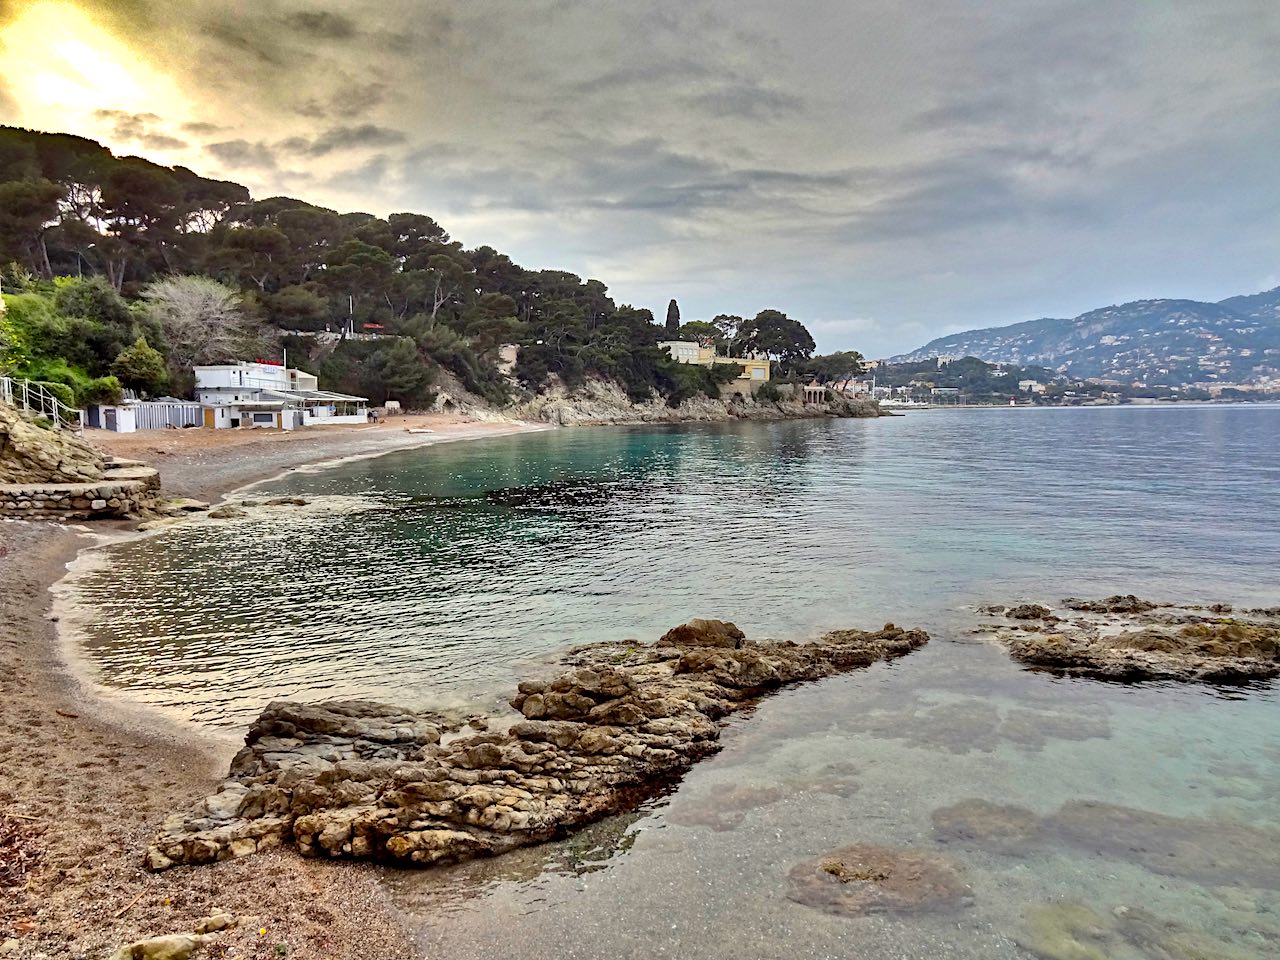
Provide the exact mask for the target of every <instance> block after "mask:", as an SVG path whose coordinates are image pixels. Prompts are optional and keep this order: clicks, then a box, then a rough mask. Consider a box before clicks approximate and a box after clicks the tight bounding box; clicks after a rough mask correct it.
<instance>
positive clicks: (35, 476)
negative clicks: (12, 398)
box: [0, 403, 103, 484]
mask: <svg viewBox="0 0 1280 960" xmlns="http://www.w3.org/2000/svg"><path fill="white" fill-rule="evenodd" d="M102 473H103V457H102V454H100V453H98V451H97V450H95V449H94V448H93V447H91V446H90V445H89V444H88V443H86V442H85V441H84V440H83V439H82V438H81V437H79V436H77V435H76V434H74V433H72V432H71V431H70V430H54V429H51V428H49V427H44V426H41V425H40V424H39V423H37V422H36V421H35V420H34V419H32V418H31V417H28V416H26V415H24V414H22V413H20V412H19V411H18V410H17V409H16V408H15V407H11V406H8V405H7V404H3V403H0V484H10V483H21V484H45V483H92V482H94V481H97V480H101V479H102Z"/></svg>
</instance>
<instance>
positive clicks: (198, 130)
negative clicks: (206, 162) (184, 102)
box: [182, 121, 226, 137]
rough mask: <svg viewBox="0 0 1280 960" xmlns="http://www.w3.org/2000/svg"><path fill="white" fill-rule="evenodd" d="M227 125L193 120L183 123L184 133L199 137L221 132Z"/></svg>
mask: <svg viewBox="0 0 1280 960" xmlns="http://www.w3.org/2000/svg"><path fill="white" fill-rule="evenodd" d="M225 129H226V127H221V126H219V125H218V124H216V123H205V122H203V121H193V122H191V123H184V124H183V125H182V131H183V133H190V134H193V135H195V136H197V137H207V136H209V135H211V134H214V133H221V132H222V131H223V130H225Z"/></svg>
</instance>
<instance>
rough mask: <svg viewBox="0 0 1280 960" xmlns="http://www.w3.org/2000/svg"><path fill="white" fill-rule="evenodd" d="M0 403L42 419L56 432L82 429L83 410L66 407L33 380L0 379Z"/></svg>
mask: <svg viewBox="0 0 1280 960" xmlns="http://www.w3.org/2000/svg"><path fill="white" fill-rule="evenodd" d="M0 402H3V403H7V404H9V405H10V406H12V407H17V408H18V409H19V410H25V411H26V412H27V413H34V414H36V415H37V416H41V417H44V418H45V419H47V420H48V421H49V422H50V423H52V424H53V426H54V427H55V428H56V429H58V430H61V429H62V428H63V427H64V426H65V427H68V428H69V429H74V430H83V429H84V411H83V410H78V409H76V408H75V407H71V406H68V405H67V404H65V403H63V402H62V401H61V400H59V399H58V398H57V397H55V396H54V395H53V394H52V393H50V392H49V391H48V390H46V389H45V388H44V387H42V386H41V385H40V384H38V383H36V382H35V381H33V380H15V379H14V378H13V377H0Z"/></svg>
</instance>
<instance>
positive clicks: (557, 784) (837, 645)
mask: <svg viewBox="0 0 1280 960" xmlns="http://www.w3.org/2000/svg"><path fill="white" fill-rule="evenodd" d="M698 623H699V622H697V621H695V623H693V624H687V625H686V629H685V630H683V631H680V632H679V634H678V637H679V638H681V639H682V640H684V641H687V642H684V643H680V644H675V643H671V642H668V643H664V644H659V645H655V646H638V645H635V644H631V643H622V644H598V645H595V646H592V647H588V648H582V649H580V650H578V651H575V652H574V653H572V654H571V655H570V656H569V657H568V658H567V660H568V661H569V662H571V663H572V664H573V665H574V666H573V669H570V670H568V671H566V672H565V673H563V674H561V675H560V676H558V677H555V678H554V679H552V680H549V681H526V682H524V683H521V684H520V687H519V694H518V695H517V696H516V697H515V698H514V699H513V700H512V701H511V705H512V706H513V707H514V708H515V709H516V710H517V711H519V712H520V713H521V714H522V719H520V720H519V721H517V722H516V723H514V724H512V725H511V726H510V729H509V730H507V731H505V732H486V733H481V734H475V735H470V736H461V735H460V736H457V737H456V738H453V739H450V740H448V741H447V742H442V737H441V734H442V732H443V728H444V723H443V721H442V718H440V717H439V716H437V715H434V714H427V713H421V712H412V711H406V710H401V709H398V708H396V707H391V706H386V705H382V704H373V703H364V702H336V703H323V704H314V705H304V704H297V703H285V702H278V703H272V704H269V705H268V706H267V708H266V709H265V710H264V711H263V713H262V715H261V716H260V717H259V718H258V720H257V721H256V722H255V723H254V724H253V726H252V727H251V728H250V730H249V734H248V736H247V737H246V740H245V746H244V748H243V749H242V750H241V751H240V752H239V753H238V754H237V755H236V757H235V759H234V760H233V761H232V763H231V771H230V777H229V779H228V780H227V781H226V782H225V783H224V784H223V785H222V787H221V788H220V790H219V792H218V793H216V794H214V795H213V796H211V797H209V798H207V799H205V800H203V801H201V802H200V803H198V804H197V805H196V806H195V808H194V809H192V810H191V811H190V812H189V813H187V814H182V815H179V816H176V817H172V818H170V819H169V820H168V821H166V823H165V824H164V827H163V829H162V831H161V833H160V835H159V836H157V837H156V838H155V841H154V842H153V843H152V845H151V846H150V848H149V849H148V851H147V855H146V863H147V866H148V867H150V868H151V869H153V870H162V869H165V868H167V867H171V866H173V865H175V864H180V863H209V862H213V861H216V860H226V859H229V858H232V857H240V856H246V855H248V854H251V853H255V852H258V851H262V850H267V849H271V848H273V847H276V846H280V845H282V844H284V845H293V846H296V848H297V849H298V850H299V851H300V852H301V853H303V854H304V855H308V856H328V857H350V858H362V859H363V858H368V859H382V860H390V861H395V862H399V863H405V864H413V865H430V864H436V863H450V862H456V861H460V860H466V859H469V858H471V857H478V856H488V855H493V854H498V853H502V852H504V851H507V850H511V849H513V848H515V847H520V846H524V845H527V844H533V843H540V842H543V841H545V840H549V839H551V838H553V837H555V836H557V835H560V834H563V833H565V832H567V831H569V830H572V829H574V828H575V827H579V826H581V825H583V824H586V823H590V822H591V821H593V820H597V819H599V818H601V817H605V816H609V815H611V814H615V813H619V812H622V811H626V810H629V809H631V808H632V807H634V806H635V805H636V804H637V803H639V802H640V801H641V800H643V799H645V798H646V797H648V796H651V795H653V794H655V793H657V792H658V791H660V790H661V789H663V788H664V787H665V786H666V785H668V784H669V783H671V782H672V781H674V780H675V779H677V778H679V776H680V775H681V774H682V773H683V772H684V771H685V770H686V769H688V767H689V766H691V765H692V764H693V763H694V762H695V761H697V760H699V759H700V758H702V757H704V756H707V755H708V754H711V753H714V752H715V751H716V750H718V749H719V737H720V729H721V725H720V721H721V720H722V719H723V718H724V717H726V716H728V715H729V714H731V713H733V712H734V711H737V710H741V709H743V708H745V707H747V706H749V705H751V704H752V703H753V702H755V701H756V700H758V699H759V698H760V697H762V696H765V695H767V694H768V693H770V692H772V691H774V690H776V689H778V688H779V687H781V686H783V685H786V684H791V683H799V682H802V681H808V680H817V679H820V678H823V677H828V676H832V675H834V674H837V673H842V672H846V671H849V670H853V669H856V668H858V667H865V666H869V665H870V664H872V663H875V662H877V661H880V660H886V659H890V658H893V657H899V656H903V655H905V654H907V653H910V652H911V651H912V650H914V649H916V648H917V647H919V646H921V645H923V644H924V643H926V642H927V641H928V636H927V635H926V634H925V633H923V632H922V631H918V630H902V629H899V628H897V627H890V626H887V627H886V628H885V629H884V630H880V631H877V632H874V633H870V632H864V631H860V630H841V631H835V632H832V633H828V634H826V635H825V636H823V637H822V638H821V639H820V640H818V641H816V642H814V643H804V644H796V643H791V642H782V643H775V642H761V643H753V642H750V641H746V640H743V639H740V637H741V632H740V631H738V629H737V627H734V626H733V625H732V624H724V623H719V622H718V621H702V622H701V626H699V625H697V624H698ZM711 624H717V626H714V627H711V626H709V625H711ZM670 636H671V634H668V637H670ZM698 637H706V638H708V640H709V642H711V643H713V645H711V646H699V645H693V644H696V640H697V638H698ZM724 638H731V639H733V642H734V644H735V645H734V646H728V645H726V644H725V643H724V642H722V641H723V640H724Z"/></svg>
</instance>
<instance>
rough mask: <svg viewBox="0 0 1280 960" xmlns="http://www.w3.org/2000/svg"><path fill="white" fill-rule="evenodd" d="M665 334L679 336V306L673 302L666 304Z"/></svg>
mask: <svg viewBox="0 0 1280 960" xmlns="http://www.w3.org/2000/svg"><path fill="white" fill-rule="evenodd" d="M667 333H668V334H669V335H670V336H672V337H676V336H679V335H680V306H679V305H678V304H677V303H676V302H675V301H674V300H672V301H671V302H670V303H668V304H667Z"/></svg>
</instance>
